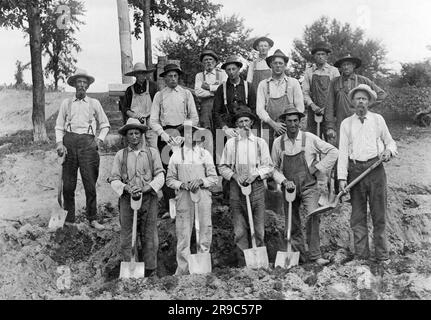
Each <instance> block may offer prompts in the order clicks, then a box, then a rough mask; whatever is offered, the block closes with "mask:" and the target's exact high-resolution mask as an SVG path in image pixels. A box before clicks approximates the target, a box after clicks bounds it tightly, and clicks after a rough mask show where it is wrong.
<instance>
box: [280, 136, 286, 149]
mask: <svg viewBox="0 0 431 320" xmlns="http://www.w3.org/2000/svg"><path fill="white" fill-rule="evenodd" d="M280 150H281V153H284V151H285V150H286V146H285V144H284V138H283V136H281V138H280Z"/></svg>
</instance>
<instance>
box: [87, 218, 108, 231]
mask: <svg viewBox="0 0 431 320" xmlns="http://www.w3.org/2000/svg"><path fill="white" fill-rule="evenodd" d="M90 226H91V227H92V228H94V229H96V230H105V226H104V225H103V224H100V223H99V222H97V221H96V220H93V221H91V222H90Z"/></svg>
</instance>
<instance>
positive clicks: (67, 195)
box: [63, 132, 100, 222]
mask: <svg viewBox="0 0 431 320" xmlns="http://www.w3.org/2000/svg"><path fill="white" fill-rule="evenodd" d="M63 144H64V146H65V147H66V148H67V154H66V160H65V162H64V163H63V196H64V206H65V209H66V210H67V217H66V221H67V222H75V189H76V182H77V178H78V168H79V172H80V174H81V178H82V183H83V185H84V190H85V198H86V215H87V219H88V220H89V221H90V222H91V221H93V220H95V219H96V218H97V199H96V181H97V178H98V177H99V163H100V157H99V153H98V149H97V143H96V140H95V138H94V135H90V134H77V133H73V132H66V134H65V135H64V137H63Z"/></svg>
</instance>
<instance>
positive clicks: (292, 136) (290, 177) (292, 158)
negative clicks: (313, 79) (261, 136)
mask: <svg viewBox="0 0 431 320" xmlns="http://www.w3.org/2000/svg"><path fill="white" fill-rule="evenodd" d="M304 116H305V115H304V114H303V113H302V112H300V111H298V109H296V108H295V107H290V108H288V109H287V110H286V112H284V113H283V114H282V115H281V116H280V118H279V121H283V122H284V123H285V125H286V129H287V131H286V134H283V135H281V136H280V137H278V138H277V139H275V140H274V144H273V147H272V154H271V155H272V161H273V162H274V165H275V170H274V174H273V177H274V180H275V181H276V182H277V183H279V184H281V185H282V187H283V189H287V191H292V190H293V189H295V187H296V198H295V200H294V201H293V203H292V213H291V214H292V221H291V225H292V248H293V250H294V251H299V252H300V261H301V262H306V261H307V260H306V258H305V257H306V256H305V247H304V241H303V237H302V228H301V218H300V215H299V206H300V204H301V203H302V204H303V205H304V208H305V210H306V212H307V213H310V212H312V211H313V210H315V209H316V208H318V201H319V195H320V192H319V190H318V188H317V180H316V173H317V172H318V171H320V172H328V171H329V170H331V168H332V166H333V165H334V164H335V161H336V160H337V157H338V150H337V149H336V148H335V147H334V146H332V145H331V144H329V143H327V142H325V141H323V140H322V139H320V138H319V137H317V136H315V135H314V134H312V133H310V132H303V131H301V130H299V124H300V121H301V118H303V117H304ZM319 153H320V154H324V155H325V157H323V159H322V160H321V161H320V162H318V161H317V160H316V158H317V156H318V154H319ZM284 207H285V217H286V219H287V216H288V212H287V208H288V206H287V205H285V206H284ZM286 225H287V223H286ZM319 225H320V218H319V216H312V217H311V218H310V219H309V220H308V221H307V223H306V236H307V244H308V250H309V258H310V260H311V261H314V262H316V263H317V264H319V265H325V264H327V263H329V261H328V260H326V259H323V258H322V255H321V252H320V236H319Z"/></svg>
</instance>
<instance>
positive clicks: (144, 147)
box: [127, 144, 147, 152]
mask: <svg viewBox="0 0 431 320" xmlns="http://www.w3.org/2000/svg"><path fill="white" fill-rule="evenodd" d="M127 149H129V152H135V151H139V152H146V151H147V148H146V146H145V145H144V144H142V146H141V147H140V148H139V149H136V150H134V149H132V148H131V147H130V146H127Z"/></svg>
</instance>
